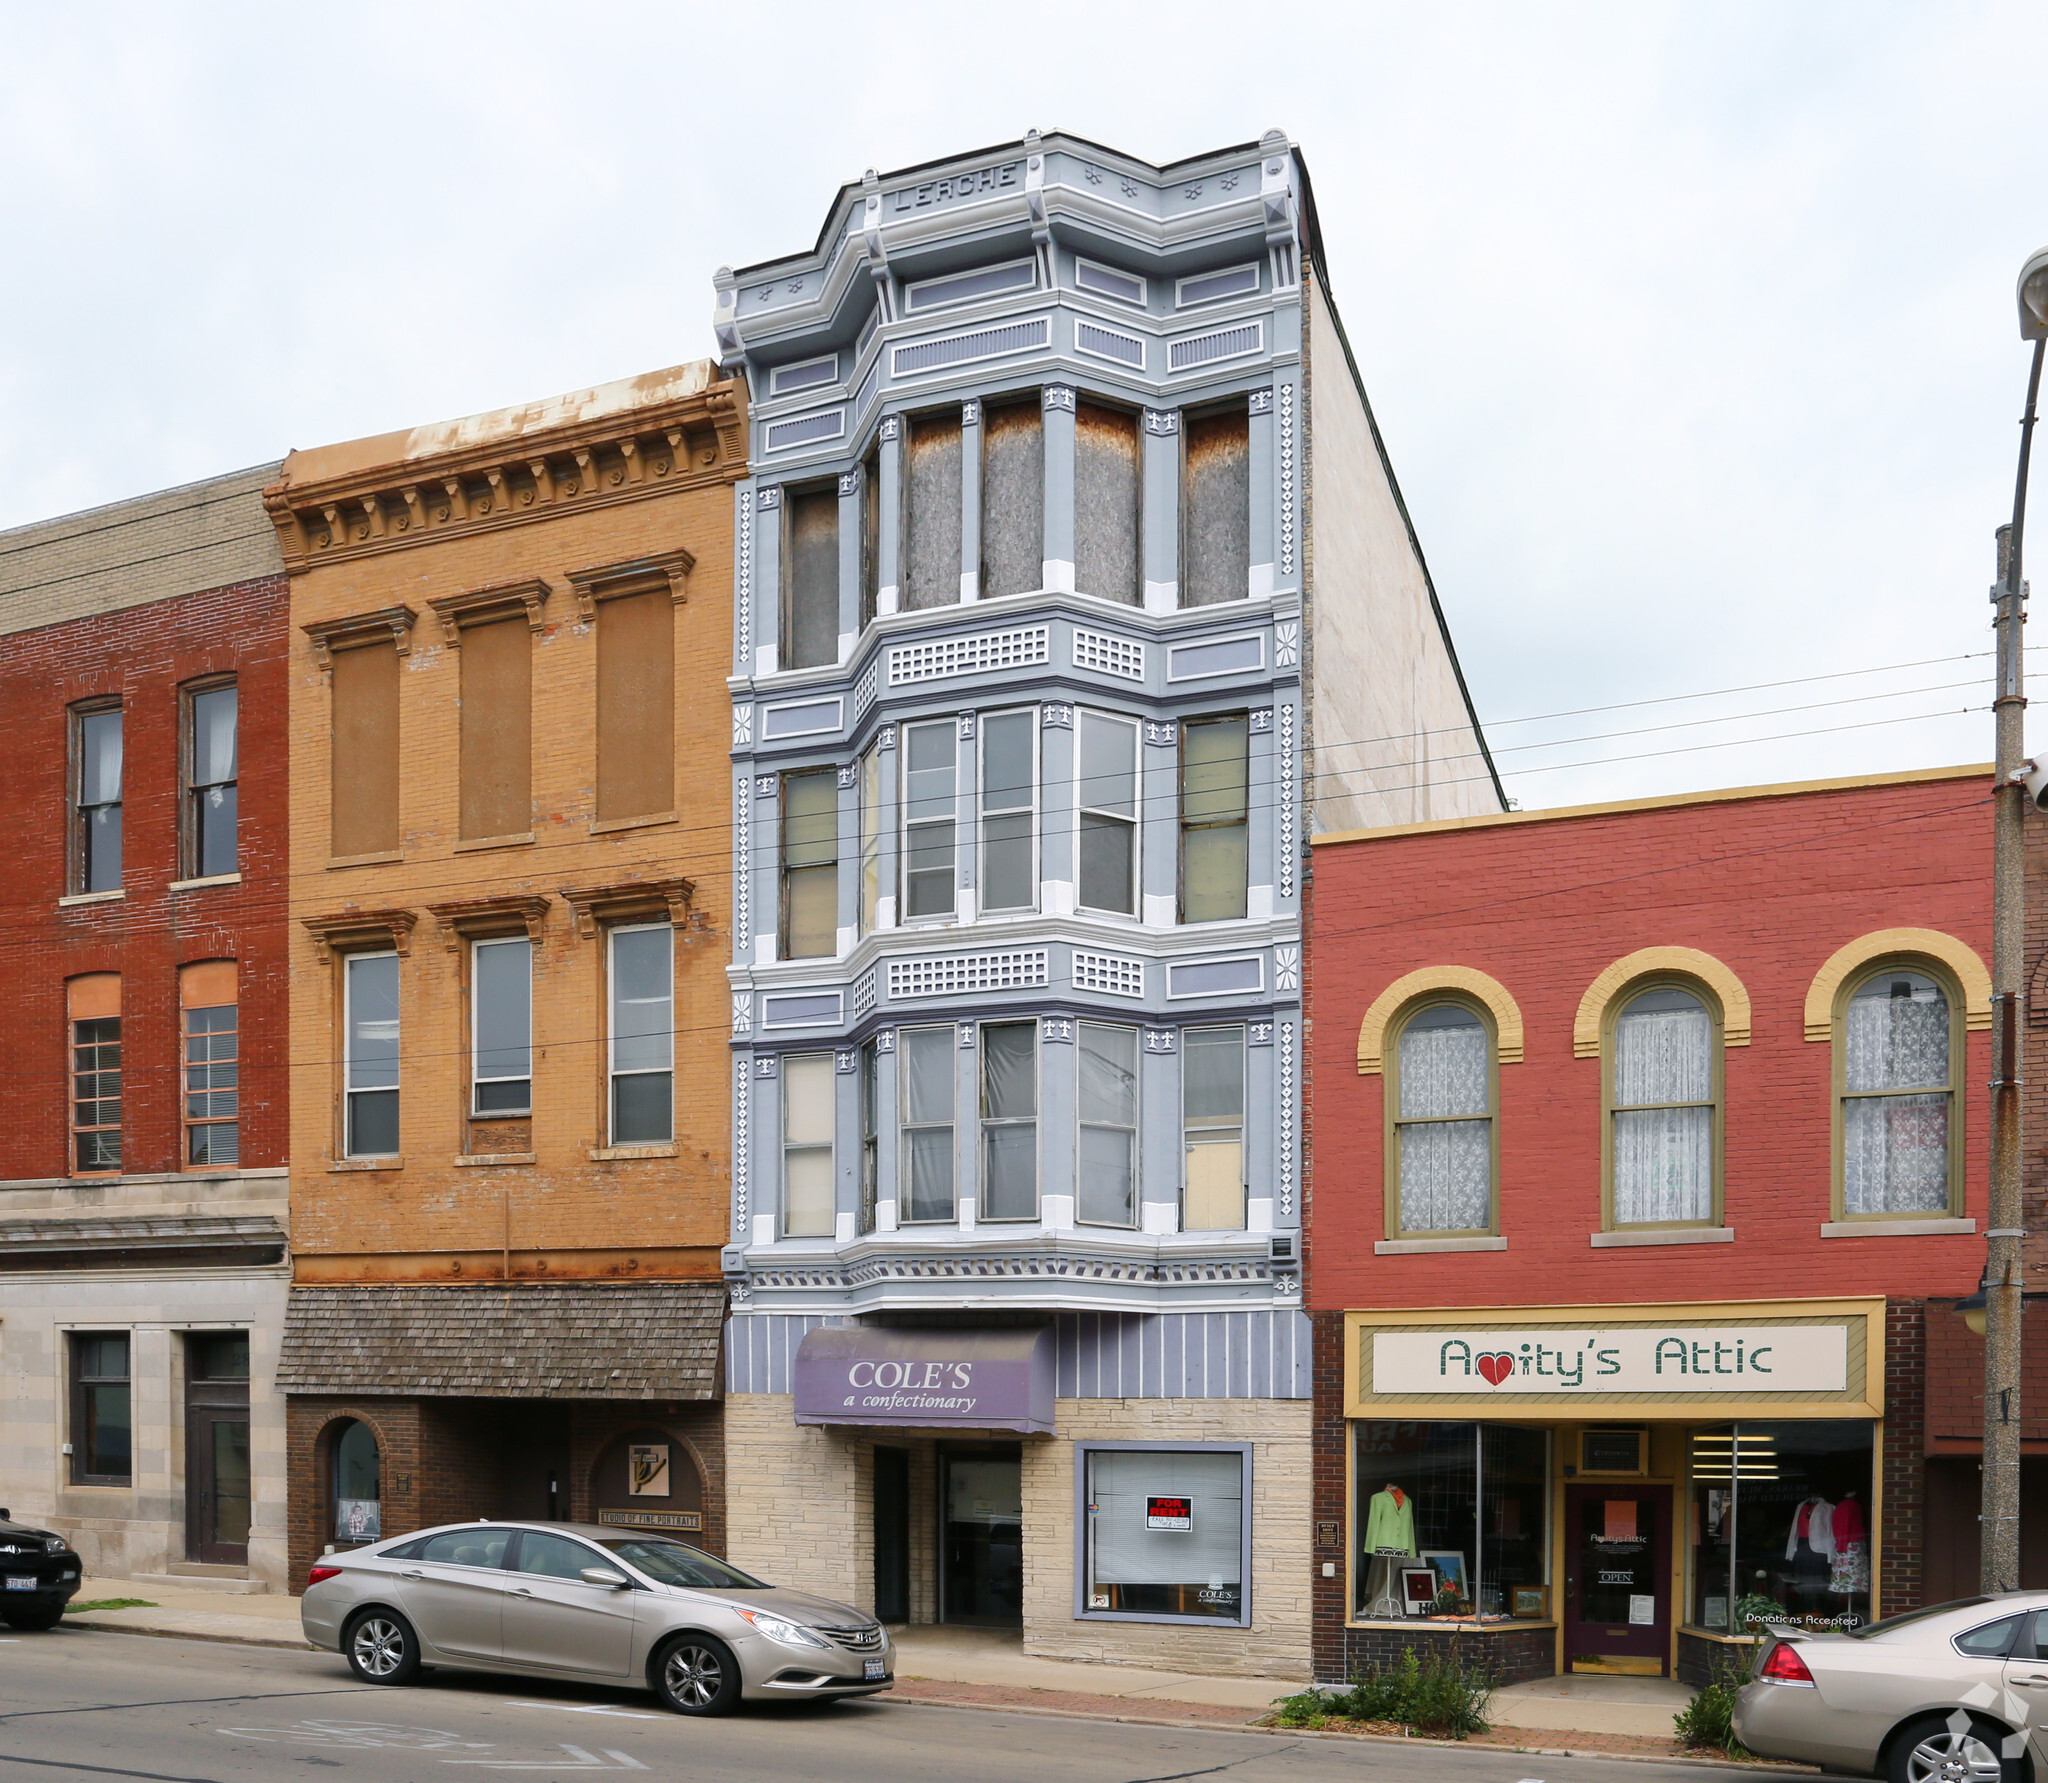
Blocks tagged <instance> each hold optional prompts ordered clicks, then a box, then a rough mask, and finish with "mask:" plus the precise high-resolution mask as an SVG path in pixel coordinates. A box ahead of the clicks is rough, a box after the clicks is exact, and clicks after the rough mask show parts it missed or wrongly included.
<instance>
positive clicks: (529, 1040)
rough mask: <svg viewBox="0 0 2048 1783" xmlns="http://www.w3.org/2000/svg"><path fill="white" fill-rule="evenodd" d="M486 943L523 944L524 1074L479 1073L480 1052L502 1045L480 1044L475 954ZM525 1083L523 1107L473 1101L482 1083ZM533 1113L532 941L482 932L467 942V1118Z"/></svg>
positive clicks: (479, 988)
mask: <svg viewBox="0 0 2048 1783" xmlns="http://www.w3.org/2000/svg"><path fill="white" fill-rule="evenodd" d="M487 947H523V948H525V949H526V1075H525V1077H524V1078H523V1079H521V1078H517V1077H486V1076H484V1074H483V1055H484V1053H485V1052H486V1051H490V1052H502V1051H507V1050H509V1049H508V1048H504V1047H488V1048H487V1047H485V1046H484V1044H483V1022H482V1017H481V1012H480V1010H479V1008H478V998H479V995H480V993H481V991H482V988H483V975H482V974H481V973H480V972H479V971H478V970H477V956H478V955H479V954H481V953H482V952H483V950H484V949H485V948H487ZM522 1081H523V1082H524V1083H525V1085H526V1106H525V1107H524V1108H492V1109H484V1108H481V1107H479V1106H478V1105H477V1090H478V1089H479V1087H480V1086H482V1085H483V1084H486V1083H519V1082H522ZM532 1114H533V942H532V941H531V940H529V939H528V938H527V937H526V936H524V935H482V936H478V937H477V939H476V940H474V941H472V942H471V943H470V944H469V1118H470V1119H471V1120H473V1121H486V1120H522V1119H527V1118H530V1117H531V1116H532Z"/></svg>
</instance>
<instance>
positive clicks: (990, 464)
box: [981, 396, 1045, 597]
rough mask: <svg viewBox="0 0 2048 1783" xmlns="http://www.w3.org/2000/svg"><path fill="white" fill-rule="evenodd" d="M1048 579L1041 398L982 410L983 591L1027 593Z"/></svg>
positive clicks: (992, 592) (991, 594) (984, 592)
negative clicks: (1039, 401)
mask: <svg viewBox="0 0 2048 1783" xmlns="http://www.w3.org/2000/svg"><path fill="white" fill-rule="evenodd" d="M1044 577H1045V422H1044V418H1043V416H1042V415H1041V414H1040V413H1039V407H1038V398H1037V397H1036V396H1034V397H1032V399H1031V400H1030V401H1029V402H1015V403H1006V404H1004V405H1003V406H1002V407H1001V408H989V409H986V410H984V411H983V417H982V423H981V592H982V593H983V594H984V595H988V596H991V597H992V596H995V595H999V594H1028V593H1030V592H1031V591H1032V590H1033V589H1035V588H1038V587H1039V586H1041V584H1042V583H1043V581H1044Z"/></svg>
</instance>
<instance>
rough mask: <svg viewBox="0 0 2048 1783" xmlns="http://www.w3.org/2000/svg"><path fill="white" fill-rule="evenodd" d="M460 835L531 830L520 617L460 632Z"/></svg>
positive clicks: (528, 667)
mask: <svg viewBox="0 0 2048 1783" xmlns="http://www.w3.org/2000/svg"><path fill="white" fill-rule="evenodd" d="M461 655H462V837H463V840H464V841H475V840H478V839H480V838H482V837H485V836H523V835H525V834H526V833H527V832H528V831H529V830H531V829H532V828H533V632H532V630H531V629H530V628H529V627H528V625H527V623H526V621H525V619H524V618H518V619H494V620H492V621H491V622H490V623H489V624H488V625H470V626H465V627H464V628H463V631H462V651H461Z"/></svg>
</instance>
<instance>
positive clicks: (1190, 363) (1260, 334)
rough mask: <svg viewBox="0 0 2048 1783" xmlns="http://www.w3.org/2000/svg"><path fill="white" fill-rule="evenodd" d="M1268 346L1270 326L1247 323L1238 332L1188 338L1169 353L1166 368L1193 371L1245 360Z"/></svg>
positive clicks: (1183, 339)
mask: <svg viewBox="0 0 2048 1783" xmlns="http://www.w3.org/2000/svg"><path fill="white" fill-rule="evenodd" d="M1265 344H1266V325H1265V324H1264V323H1263V322H1246V323H1245V324H1243V325H1242V326H1241V327H1238V328H1219V329H1218V330H1217V331H1216V332H1215V333H1214V334H1196V335H1187V336H1184V337H1183V338H1181V339H1180V340H1177V341H1175V342H1173V344H1172V345H1171V346H1169V347H1168V348H1167V349H1166V365H1167V369H1168V370H1169V371H1192V370H1193V369H1194V368H1195V367H1196V366H1198V365H1214V364H1215V363H1216V362H1217V361H1218V360H1219V359H1242V358H1244V357H1245V356H1246V355H1247V354H1250V353H1257V352H1259V351H1261V350H1262V349H1263V348H1264V346H1265Z"/></svg>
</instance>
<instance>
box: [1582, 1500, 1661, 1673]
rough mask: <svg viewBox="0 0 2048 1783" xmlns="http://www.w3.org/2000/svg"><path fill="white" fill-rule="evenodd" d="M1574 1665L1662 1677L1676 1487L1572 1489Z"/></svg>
mask: <svg viewBox="0 0 2048 1783" xmlns="http://www.w3.org/2000/svg"><path fill="white" fill-rule="evenodd" d="M1564 1503H1565V1550H1564V1571H1565V1584H1564V1641H1565V1647H1564V1651H1565V1665H1566V1669H1568V1670H1570V1671H1576V1672H1641V1673H1646V1674H1649V1675H1652V1676H1657V1677H1662V1676H1663V1675H1664V1674H1665V1672H1666V1671H1667V1670H1668V1669H1669V1660H1670V1655H1671V1488H1670V1487H1669V1486H1624V1485H1613V1486H1595V1485H1584V1484H1576V1485H1571V1486H1567V1487H1566V1488H1565V1495H1564Z"/></svg>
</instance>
